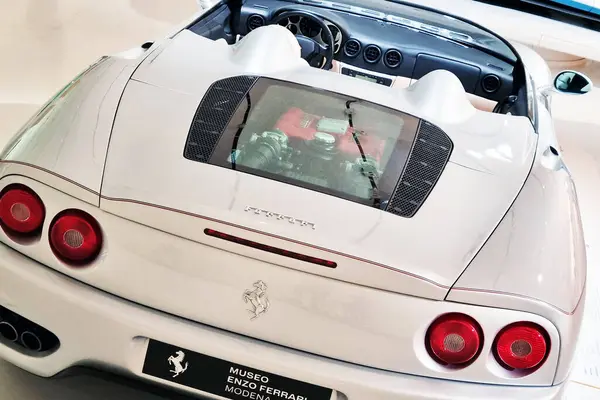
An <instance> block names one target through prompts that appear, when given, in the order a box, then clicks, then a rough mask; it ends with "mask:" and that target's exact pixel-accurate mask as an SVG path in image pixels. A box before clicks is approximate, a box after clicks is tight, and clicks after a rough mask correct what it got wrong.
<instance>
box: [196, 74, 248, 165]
mask: <svg viewBox="0 0 600 400" xmlns="http://www.w3.org/2000/svg"><path fill="white" fill-rule="evenodd" d="M257 79H258V78H257V77H254V76H236V77H232V78H227V79H223V80H221V81H217V82H215V83H214V84H213V85H212V86H211V87H210V89H209V90H208V92H206V94H205V95H204V98H203V99H202V101H201V102H200V106H199V107H198V110H197V111H196V115H195V116H194V120H193V121H192V126H191V128H190V133H189V135H188V140H187V143H186V145H185V150H184V156H185V158H187V159H190V160H194V161H199V162H208V160H210V157H211V156H212V153H213V150H214V149H215V147H216V145H217V143H218V142H219V140H220V139H221V135H222V134H223V131H224V130H225V128H226V127H227V125H228V124H229V121H230V120H231V117H232V116H233V114H234V113H235V111H236V110H237V108H238V106H239V104H240V102H241V101H242V100H243V99H244V97H245V96H246V93H248V92H249V91H250V89H251V88H252V86H254V83H256V81H257Z"/></svg>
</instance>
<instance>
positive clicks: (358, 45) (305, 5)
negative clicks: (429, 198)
mask: <svg viewBox="0 0 600 400" xmlns="http://www.w3.org/2000/svg"><path fill="white" fill-rule="evenodd" d="M380 3H385V2H380ZM363 4H365V3H363ZM357 9H358V8H357V7H353V6H350V5H348V4H343V3H333V2H325V1H320V0H298V1H289V2H288V1H281V0H247V1H246V2H245V3H244V4H243V5H242V7H241V8H240V10H239V15H237V16H236V17H235V18H234V20H233V21H232V25H233V26H232V29H233V30H234V31H235V32H236V33H237V34H238V35H239V36H242V37H243V36H244V35H246V34H248V33H249V32H250V31H252V30H254V29H257V28H259V27H261V26H264V25H267V24H270V23H271V21H272V20H273V19H274V18H275V17H277V16H278V15H279V14H281V13H283V12H286V11H294V10H298V11H306V12H310V13H312V14H314V15H316V16H318V17H320V18H321V19H323V20H324V21H325V23H326V24H327V25H328V27H329V28H330V30H331V32H332V34H333V36H334V43H335V48H334V50H335V52H334V61H336V62H337V65H338V71H337V72H339V73H342V74H345V75H349V76H353V77H356V78H362V79H366V80H369V81H372V82H375V83H378V84H382V85H386V86H392V84H393V82H394V80H395V79H396V78H398V77H403V78H407V79H410V80H418V79H420V78H421V77H423V76H424V75H426V74H428V73H429V72H432V71H434V70H437V69H445V70H448V71H450V72H452V73H454V74H455V75H456V76H457V77H458V78H459V79H460V80H461V82H462V84H463V86H464V88H465V90H466V91H467V92H468V93H471V94H473V95H476V96H480V97H483V98H486V99H489V100H493V101H502V100H503V99H505V98H507V97H508V96H510V95H511V94H514V87H513V86H514V82H513V80H514V79H513V72H514V68H515V63H516V61H517V59H516V57H515V58H512V57H511V56H510V55H507V54H500V53H498V54H494V53H493V52H490V51H486V50H485V49H482V48H481V47H480V46H475V45H474V44H471V43H469V40H468V39H469V36H468V35H466V34H464V33H461V32H453V31H452V30H448V29H446V28H444V27H443V26H441V25H433V24H423V23H419V22H415V20H411V19H408V18H406V17H404V16H402V15H390V14H387V13H383V12H381V11H378V10H369V9H366V8H364V7H363V8H359V9H358V10H362V11H361V12H357ZM415 23H417V24H419V25H415ZM280 24H281V25H283V26H285V27H286V28H288V29H289V30H290V31H291V32H292V33H294V34H295V35H303V36H307V37H310V38H312V39H314V40H315V41H317V42H319V43H321V44H325V42H324V36H323V33H322V32H321V28H320V27H319V26H318V25H317V24H315V23H314V22H313V21H311V20H310V19H307V18H303V17H291V18H288V19H285V20H283V21H281V22H280ZM442 33H443V34H442ZM453 35H454V36H453Z"/></svg>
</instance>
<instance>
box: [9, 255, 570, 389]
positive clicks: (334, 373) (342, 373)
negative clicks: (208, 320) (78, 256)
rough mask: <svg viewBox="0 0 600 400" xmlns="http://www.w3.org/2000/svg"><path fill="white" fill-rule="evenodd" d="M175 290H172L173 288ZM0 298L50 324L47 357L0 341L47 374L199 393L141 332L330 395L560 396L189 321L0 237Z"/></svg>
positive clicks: (12, 358)
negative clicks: (368, 364)
mask: <svg viewBox="0 0 600 400" xmlns="http://www.w3.org/2000/svg"><path fill="white" fill-rule="evenodd" d="M173 295H176V291H173ZM0 305H2V306H4V307H6V308H8V309H10V310H12V311H13V312H16V313H18V314H20V315H22V316H24V317H26V318H28V319H30V320H32V321H34V322H36V323H38V324H40V325H42V326H43V327H45V328H47V329H49V330H50V331H52V332H53V333H54V334H56V335H57V336H58V338H59V339H60V341H61V346H60V348H59V349H58V350H57V351H56V352H54V353H52V354H51V355H49V356H46V357H30V356H26V355H24V354H21V353H19V352H18V351H16V350H14V349H12V348H10V347H7V346H4V345H2V344H0V357H1V358H4V359H6V360H8V361H9V362H11V363H13V364H15V365H17V366H19V367H21V368H23V369H25V370H27V371H30V372H32V373H34V374H37V375H41V376H45V377H50V376H53V375H55V374H57V373H59V372H61V371H64V370H66V369H68V368H70V367H73V366H77V365H92V366H96V367H100V368H105V369H110V370H116V371H118V372H120V373H123V374H126V375H134V376H138V377H140V378H142V379H144V380H147V381H153V382H156V383H158V384H161V385H165V386H168V387H169V386H170V387H174V388H178V389H180V390H183V391H187V392H188V393H190V394H196V395H202V394H204V393H202V392H199V391H195V390H191V389H186V388H185V387H183V386H180V385H177V384H175V383H172V382H168V381H163V380H159V379H156V378H153V377H150V376H147V375H144V374H143V373H142V366H143V362H144V358H145V352H146V349H147V347H148V338H153V339H156V340H159V341H163V342H167V343H171V344H174V345H176V346H181V347H182V348H185V349H190V350H193V351H195V352H199V353H203V354H207V355H210V356H213V357H217V358H220V359H224V360H228V361H231V362H234V363H237V364H241V365H245V366H248V367H252V368H256V369H260V370H263V371H268V372H271V373H275V374H278V375H283V376H286V377H289V378H293V379H296V380H300V381H304V382H308V383H312V384H315V385H320V386H324V387H329V388H333V389H335V390H336V391H337V392H335V391H334V395H333V397H332V400H333V399H335V400H338V399H340V400H341V399H348V400H363V399H369V400H387V399H390V400H391V399H406V400H408V399H411V400H412V399H419V400H426V399H438V400H439V399H469V400H470V399H473V398H476V399H482V400H483V399H513V400H520V399H528V400H530V399H540V400H541V399H544V400H550V399H560V398H562V392H563V389H564V388H563V387H562V385H561V386H554V387H509V386H493V385H481V384H469V383H462V382H452V381H446V380H440V379H430V378H422V377H416V376H410V375H404V374H398V373H391V372H385V371H380V370H376V369H371V368H365V367H360V366H356V365H353V364H348V363H344V362H339V361H334V360H331V359H326V358H322V357H318V356H314V355H310V354H306V353H302V352H298V351H294V350H291V349H287V348H282V347H280V346H276V345H272V344H268V343H264V342H260V341H256V340H252V339H249V338H246V337H242V336H239V335H236V334H233V333H229V332H225V331H221V330H217V329H213V328H210V327H207V326H203V325H200V324H197V323H192V322H189V321H186V320H182V319H179V318H176V317H172V316H170V315H167V314H164V313H160V312H157V311H153V310H150V309H148V308H145V307H142V306H139V305H136V304H133V303H130V302H127V301H124V300H122V299H119V298H117V297H114V296H112V295H108V294H106V293H104V292H101V291H98V290H96V289H93V288H90V287H89V286H86V285H84V284H81V283H79V282H77V281H74V280H72V279H70V278H67V277H65V276H63V275H61V274H59V273H57V272H54V271H52V270H50V269H47V268H44V267H43V266H42V265H40V264H38V263H37V262H35V261H33V260H31V259H29V258H26V257H24V256H23V255H21V254H20V253H17V252H15V251H13V250H12V249H10V248H8V247H6V246H5V245H2V244H0Z"/></svg>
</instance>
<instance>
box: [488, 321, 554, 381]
mask: <svg viewBox="0 0 600 400" xmlns="http://www.w3.org/2000/svg"><path fill="white" fill-rule="evenodd" d="M495 343H496V344H495V346H494V350H495V352H494V353H495V356H496V358H497V360H498V361H499V362H500V364H501V365H502V366H503V367H505V368H506V369H510V370H515V369H518V370H528V369H532V368H536V367H538V366H540V365H541V364H542V363H543V361H544V360H545V359H546V355H547V354H548V349H549V339H548V334H547V333H546V331H545V330H544V329H543V328H542V327H541V326H538V325H536V324H534V323H530V322H518V323H516V324H512V325H509V326H507V327H506V328H504V329H503V330H502V331H500V333H499V334H498V336H497V337H496V340H495Z"/></svg>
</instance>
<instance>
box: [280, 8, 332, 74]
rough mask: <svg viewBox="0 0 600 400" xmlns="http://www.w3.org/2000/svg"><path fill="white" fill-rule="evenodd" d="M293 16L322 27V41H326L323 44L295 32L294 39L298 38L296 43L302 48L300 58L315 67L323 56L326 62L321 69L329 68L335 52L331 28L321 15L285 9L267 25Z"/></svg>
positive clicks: (321, 60)
mask: <svg viewBox="0 0 600 400" xmlns="http://www.w3.org/2000/svg"><path fill="white" fill-rule="evenodd" d="M293 17H302V18H305V19H308V20H310V21H312V22H314V23H315V24H317V25H319V27H320V28H321V29H322V35H323V34H324V35H323V36H324V38H323V39H324V40H323V41H324V42H325V43H326V44H325V45H322V44H321V43H319V42H317V41H316V40H314V39H312V38H309V37H307V36H304V35H302V34H297V35H296V40H298V43H299V44H300V47H301V48H302V51H301V55H302V58H304V59H305V60H306V61H307V62H308V63H309V64H310V66H311V67H316V68H318V67H319V65H320V64H321V63H322V62H323V58H325V59H326V60H327V62H326V63H325V64H323V65H321V69H331V67H332V66H333V56H334V54H335V39H334V37H333V34H332V33H331V29H329V26H327V24H326V23H325V21H324V20H323V19H322V18H321V17H318V16H316V15H315V14H312V13H309V12H306V11H300V10H294V11H286V12H283V13H281V14H279V15H278V16H277V17H275V18H273V19H272V20H271V22H270V23H269V25H275V24H279V23H280V22H281V21H284V20H286V19H289V18H293ZM323 36H322V37H323Z"/></svg>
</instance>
